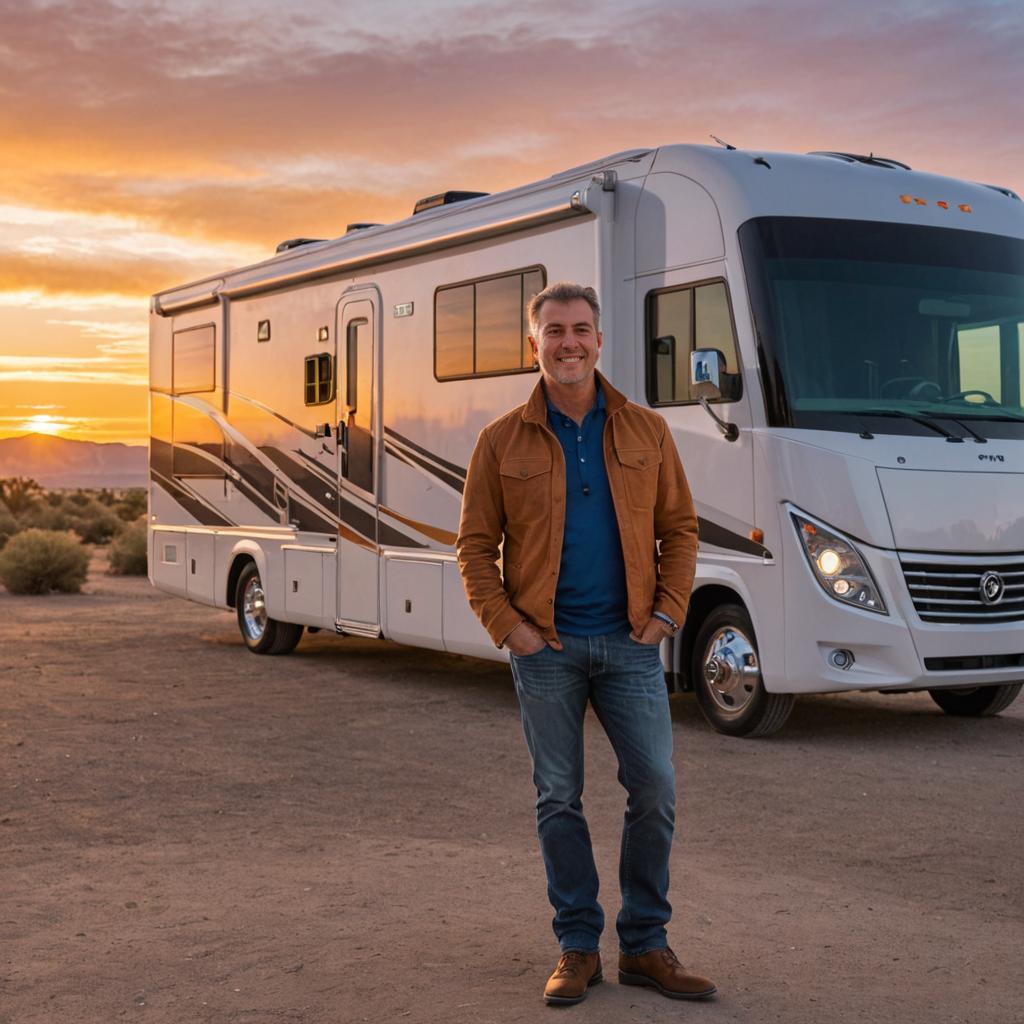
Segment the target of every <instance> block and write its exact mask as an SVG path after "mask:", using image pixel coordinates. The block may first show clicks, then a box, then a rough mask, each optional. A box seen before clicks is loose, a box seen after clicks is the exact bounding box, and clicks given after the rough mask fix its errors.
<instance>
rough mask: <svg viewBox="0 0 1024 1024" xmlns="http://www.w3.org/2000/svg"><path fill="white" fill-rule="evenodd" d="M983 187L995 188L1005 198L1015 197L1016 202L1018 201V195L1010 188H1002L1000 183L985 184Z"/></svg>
mask: <svg viewBox="0 0 1024 1024" xmlns="http://www.w3.org/2000/svg"><path fill="white" fill-rule="evenodd" d="M985 188H991V189H995V191H996V192H1000V193H1002V194H1003V195H1004V196H1006V198H1007V199H1016V200H1017V202H1018V203H1019V202H1020V196H1019V195H1017V193H1016V192H1014V191H1013V189H1012V188H1003V186H1002V185H986V186H985Z"/></svg>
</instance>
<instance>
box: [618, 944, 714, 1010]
mask: <svg viewBox="0 0 1024 1024" xmlns="http://www.w3.org/2000/svg"><path fill="white" fill-rule="evenodd" d="M619 984H620V985H648V986H650V987H651V988H656V989H657V990H658V991H659V992H660V993H661V994H662V995H663V996H668V997H669V999H707V998H708V996H713V995H714V994H715V991H716V990H715V984H714V982H713V981H709V980H708V979H707V978H702V977H701V976H700V975H699V974H690V973H689V972H688V971H687V970H686V968H685V967H683V965H682V964H681V963H680V962H679V960H678V958H677V957H676V955H675V953H673V952H672V950H671V949H668V948H667V947H666V948H665V949H652V950H650V951H649V952H647V953H644V954H642V955H641V956H626V954H625V953H620V954H619Z"/></svg>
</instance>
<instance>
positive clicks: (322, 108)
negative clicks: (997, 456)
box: [0, 0, 1024, 443]
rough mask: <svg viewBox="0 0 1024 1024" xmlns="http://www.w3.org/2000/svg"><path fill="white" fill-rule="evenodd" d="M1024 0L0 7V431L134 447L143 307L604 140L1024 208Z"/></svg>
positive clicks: (591, 149) (363, 0) (100, 0)
mask: <svg viewBox="0 0 1024 1024" xmlns="http://www.w3.org/2000/svg"><path fill="white" fill-rule="evenodd" d="M1022 55H1024V17H1022V16H1021V8H1020V3H1019V0H982V2H977V0H976V2H972V3H970V4H969V5H968V4H964V3H963V2H962V0H959V2H957V3H952V2H945V0H915V2H901V0H888V2H881V0H862V2H859V3H856V4H852V3H851V4H835V5H826V4H823V3H821V2H819V0H774V2H772V3H770V4H768V3H763V4H762V3H747V2H742V0H741V2H731V0H714V2H711V0H683V2H676V3H669V2H665V0H654V2H640V3H634V2H631V0H618V2H615V3H611V2H605V0H588V2H586V3H579V2H576V0H569V2H567V3H561V4H558V5H549V4H547V3H541V2H534V0H528V2H525V3H518V4H514V5H513V4H508V3H503V4H497V3H491V2H485V3H472V2H457V0H426V2H419V3H417V2H413V0H354V2H344V3H331V2H326V0H307V2H306V3H304V4H303V5H301V7H299V6H297V5H296V6H295V7H292V6H291V5H286V4H285V3H283V2H280V0H245V2H244V3H242V2H239V0H217V2H209V0H177V2H173V3H171V2H161V0H156V2H141V3H140V2H130V0H123V2H113V0H82V2H77V3H59V2H52V0H44V2H32V0H29V2H24V0H21V2H15V0H0V154H2V156H0V437H6V436H12V435H17V434H23V433H25V432H27V431H28V430H32V429H37V430H43V431H48V432H59V433H60V434H61V435H62V436H65V437H71V438H79V439H83V440H95V441H127V442H130V443H145V441H146V437H147V426H146V332H147V311H148V296H149V295H150V294H151V293H153V292H154V291H157V290H159V289H161V288H165V287H168V286H170V285H172V284H176V283H181V282H183V281H186V280H189V279H192V278H195V277H198V276H200V275H202V274H205V273H208V272H211V271H215V270H224V269H226V268H228V267H231V266H234V265H238V264H241V263H245V262H251V261H254V260H257V259H262V258H265V257H266V256H268V255H270V254H272V252H273V249H274V246H275V245H276V244H277V243H278V242H279V241H281V240H282V239H284V238H290V237H294V236H299V235H305V236H312V237H317V238H326V237H333V236H336V235H338V234H341V233H343V232H344V230H345V225H346V224H347V223H348V222H349V221H355V220H370V221H387V220H395V219H397V218H400V217H404V216H406V215H407V214H408V213H410V212H411V211H412V205H413V203H414V201H415V200H416V199H417V198H419V197H421V196H424V195H429V194H431V193H432V192H437V191H441V190H443V189H446V188H468V189H477V190H481V191H487V192H496V191H499V190H501V189H503V188H507V187H510V186H513V185H516V184H520V183H522V182H524V181H529V180H533V179H535V178H537V177H541V176H545V175H548V174H550V173H552V172H554V171H557V170H560V169H563V168H565V167H569V166H572V165H574V164H578V163H582V162H584V161H585V160H588V159H591V158H594V157H598V156H601V155H604V154H607V153H612V152H615V151H616V150H621V149H627V148H630V147H634V146H654V145H658V144H661V143H667V142H707V141H709V140H708V134H709V133H714V134H716V135H719V136H721V137H723V138H725V139H727V140H728V141H730V142H731V143H733V144H735V145H737V146H740V147H742V148H752V149H762V150H792V151H797V152H805V151H808V150H815V149H841V150H848V151H854V152H869V151H873V152H875V153H880V154H883V155H886V156H892V157H895V158H897V159H899V160H903V161H904V162H906V163H909V164H911V165H912V166H914V167H915V168H921V169H926V170H931V171H935V172H938V173H943V174H950V175H954V176H958V177H964V178H968V179H971V180H975V181H984V182H991V183H997V184H1001V185H1006V186H1009V187H1010V188H1013V189H1015V190H1016V191H1018V192H1024V131H1022V128H1021V124H1022V117H1021V96H1022V95H1024V59H1022Z"/></svg>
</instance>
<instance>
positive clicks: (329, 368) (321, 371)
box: [304, 352, 334, 405]
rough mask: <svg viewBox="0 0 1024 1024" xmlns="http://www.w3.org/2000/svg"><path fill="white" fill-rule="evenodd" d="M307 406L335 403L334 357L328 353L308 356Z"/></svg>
mask: <svg viewBox="0 0 1024 1024" xmlns="http://www.w3.org/2000/svg"><path fill="white" fill-rule="evenodd" d="M304 384H305V398H304V401H305V403H306V405H324V404H325V403H327V402H333V401H334V357H333V356H332V355H329V354H328V353H327V352H319V353H317V354H316V355H315V356H306V377H305V382H304Z"/></svg>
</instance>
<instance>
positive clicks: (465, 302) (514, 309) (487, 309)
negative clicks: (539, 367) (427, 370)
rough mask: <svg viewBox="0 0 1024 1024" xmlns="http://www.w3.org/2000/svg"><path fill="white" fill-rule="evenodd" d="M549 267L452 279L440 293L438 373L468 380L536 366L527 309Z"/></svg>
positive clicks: (436, 346)
mask: <svg viewBox="0 0 1024 1024" xmlns="http://www.w3.org/2000/svg"><path fill="white" fill-rule="evenodd" d="M544 283H545V275H544V270H543V268H540V267H537V268H532V269H530V270H520V271H516V272H515V273H513V274H501V275H499V276H496V277H486V278H481V279H480V280H477V281H466V282H463V283H461V284H457V285H446V286H445V287H443V288H438V289H437V291H436V292H435V293H434V376H435V377H437V379H438V380H465V379H466V378H468V377H492V376H496V375H498V374H506V373H529V372H531V371H534V370H536V366H535V365H534V362H533V355H532V353H531V351H530V343H529V341H528V340H527V337H528V335H529V333H530V327H529V322H528V317H527V313H526V309H527V306H528V305H529V303H530V299H532V298H533V297H534V295H536V294H537V293H538V292H540V291H543V290H544Z"/></svg>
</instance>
